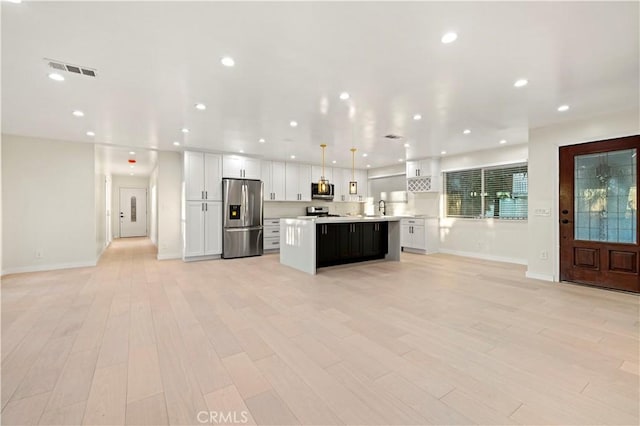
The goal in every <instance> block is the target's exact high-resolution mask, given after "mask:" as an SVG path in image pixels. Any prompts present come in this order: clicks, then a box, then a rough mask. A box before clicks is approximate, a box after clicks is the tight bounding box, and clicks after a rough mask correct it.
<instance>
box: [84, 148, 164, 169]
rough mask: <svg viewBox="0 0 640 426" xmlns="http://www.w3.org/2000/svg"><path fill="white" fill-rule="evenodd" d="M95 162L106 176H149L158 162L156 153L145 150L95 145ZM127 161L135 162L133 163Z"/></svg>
mask: <svg viewBox="0 0 640 426" xmlns="http://www.w3.org/2000/svg"><path fill="white" fill-rule="evenodd" d="M96 160H97V161H98V167H100V168H101V169H102V171H103V172H104V173H106V174H111V175H131V174H132V173H133V176H149V175H150V174H151V172H152V171H153V168H154V167H155V166H156V162H157V161H158V153H157V152H156V151H154V150H147V149H131V148H127V147H121V146H112V145H97V146H96ZM129 160H135V163H131V162H130V161H129ZM131 166H133V167H131Z"/></svg>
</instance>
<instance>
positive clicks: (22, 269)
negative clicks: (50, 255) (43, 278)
mask: <svg viewBox="0 0 640 426" xmlns="http://www.w3.org/2000/svg"><path fill="white" fill-rule="evenodd" d="M94 266H96V261H95V260H94V261H89V262H71V263H53V264H48V265H31V266H20V267H17V268H7V269H4V270H3V271H2V276H5V275H9V274H23V273H25V272H43V271H55V270H57V269H71V268H90V267H94Z"/></svg>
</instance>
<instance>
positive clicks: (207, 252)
mask: <svg viewBox="0 0 640 426" xmlns="http://www.w3.org/2000/svg"><path fill="white" fill-rule="evenodd" d="M184 238H185V244H184V247H185V248H184V257H185V258H188V257H199V256H214V255H220V254H222V201H187V204H186V211H185V233H184Z"/></svg>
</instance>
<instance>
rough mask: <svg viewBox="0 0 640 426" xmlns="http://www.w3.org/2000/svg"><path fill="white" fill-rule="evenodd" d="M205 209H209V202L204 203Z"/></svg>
mask: <svg viewBox="0 0 640 426" xmlns="http://www.w3.org/2000/svg"><path fill="white" fill-rule="evenodd" d="M204 211H205V212H208V211H209V205H208V204H207V203H205V204H204Z"/></svg>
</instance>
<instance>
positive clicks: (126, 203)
mask: <svg viewBox="0 0 640 426" xmlns="http://www.w3.org/2000/svg"><path fill="white" fill-rule="evenodd" d="M146 235H147V190H146V188H120V238H125V237H145V236H146Z"/></svg>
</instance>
